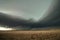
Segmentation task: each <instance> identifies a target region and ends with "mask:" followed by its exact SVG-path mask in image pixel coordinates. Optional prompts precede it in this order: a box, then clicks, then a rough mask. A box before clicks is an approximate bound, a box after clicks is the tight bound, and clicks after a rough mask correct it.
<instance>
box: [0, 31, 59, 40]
mask: <svg viewBox="0 0 60 40" xmlns="http://www.w3.org/2000/svg"><path fill="white" fill-rule="evenodd" d="M0 40H60V30H40V31H0Z"/></svg>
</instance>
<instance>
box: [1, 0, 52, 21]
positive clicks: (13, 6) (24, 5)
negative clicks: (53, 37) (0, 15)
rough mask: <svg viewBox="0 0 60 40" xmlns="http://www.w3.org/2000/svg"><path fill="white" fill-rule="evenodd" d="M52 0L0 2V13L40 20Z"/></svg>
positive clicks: (4, 0)
mask: <svg viewBox="0 0 60 40" xmlns="http://www.w3.org/2000/svg"><path fill="white" fill-rule="evenodd" d="M52 1H53V0H0V12H4V13H7V14H9V15H15V16H18V17H22V18H25V19H30V18H33V19H36V20H38V19H41V18H43V15H44V13H45V12H46V11H47V9H48V8H49V6H50V5H51V3H52Z"/></svg>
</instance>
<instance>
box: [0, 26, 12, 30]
mask: <svg viewBox="0 0 60 40" xmlns="http://www.w3.org/2000/svg"><path fill="white" fill-rule="evenodd" d="M0 30H1V31H4V30H13V28H5V27H0Z"/></svg>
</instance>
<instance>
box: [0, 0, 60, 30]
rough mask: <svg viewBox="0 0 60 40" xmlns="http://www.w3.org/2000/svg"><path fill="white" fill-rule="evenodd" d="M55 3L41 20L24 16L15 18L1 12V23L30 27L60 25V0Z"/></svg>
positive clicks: (17, 26)
mask: <svg viewBox="0 0 60 40" xmlns="http://www.w3.org/2000/svg"><path fill="white" fill-rule="evenodd" d="M54 3H55V4H54V5H51V8H49V9H48V11H49V12H48V15H47V14H46V15H47V16H46V17H45V18H44V19H42V20H40V21H37V22H33V21H34V20H32V19H29V20H25V19H22V18H14V17H11V16H9V15H8V14H5V13H0V24H1V25H7V26H8V27H15V28H29V29H30V28H41V27H42V28H44V27H52V26H60V0H57V1H56V2H54ZM52 7H53V8H52ZM51 10H52V11H51ZM29 13H30V12H29ZM27 17H28V16H27ZM28 18H29V17H28Z"/></svg>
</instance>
